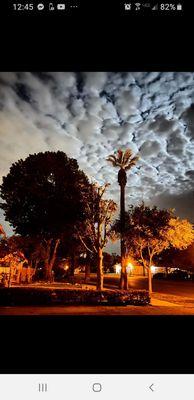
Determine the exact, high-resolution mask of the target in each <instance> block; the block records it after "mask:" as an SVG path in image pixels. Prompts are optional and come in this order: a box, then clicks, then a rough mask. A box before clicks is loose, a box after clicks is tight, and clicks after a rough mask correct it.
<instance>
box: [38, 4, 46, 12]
mask: <svg viewBox="0 0 194 400" xmlns="http://www.w3.org/2000/svg"><path fill="white" fill-rule="evenodd" d="M37 8H38V10H39V11H42V10H44V4H43V3H39V4H38V5H37Z"/></svg>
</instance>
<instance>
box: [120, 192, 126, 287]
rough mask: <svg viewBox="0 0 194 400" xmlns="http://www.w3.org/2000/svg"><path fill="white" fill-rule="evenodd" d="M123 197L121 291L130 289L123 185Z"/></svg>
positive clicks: (121, 209) (121, 216)
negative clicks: (127, 268) (126, 258)
mask: <svg viewBox="0 0 194 400" xmlns="http://www.w3.org/2000/svg"><path fill="white" fill-rule="evenodd" d="M120 187H121V197H120V221H121V277H120V289H125V290H127V289H128V278H127V271H126V260H125V256H126V248H125V239H124V233H125V184H121V185H120Z"/></svg>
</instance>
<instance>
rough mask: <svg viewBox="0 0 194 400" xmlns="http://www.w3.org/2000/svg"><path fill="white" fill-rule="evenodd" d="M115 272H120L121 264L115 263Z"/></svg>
mask: <svg viewBox="0 0 194 400" xmlns="http://www.w3.org/2000/svg"><path fill="white" fill-rule="evenodd" d="M115 272H116V274H120V272H121V264H116V265H115Z"/></svg>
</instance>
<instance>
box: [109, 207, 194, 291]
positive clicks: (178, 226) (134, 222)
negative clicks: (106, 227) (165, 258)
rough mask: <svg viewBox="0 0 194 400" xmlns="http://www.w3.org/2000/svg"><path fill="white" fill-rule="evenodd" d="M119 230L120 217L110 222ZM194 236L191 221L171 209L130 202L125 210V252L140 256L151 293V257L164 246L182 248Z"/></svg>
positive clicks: (163, 248) (116, 230) (152, 258)
mask: <svg viewBox="0 0 194 400" xmlns="http://www.w3.org/2000/svg"><path fill="white" fill-rule="evenodd" d="M114 230H115V232H117V233H118V232H120V230H121V228H120V221H117V222H116V224H115V226H114ZM193 240H194V230H193V226H192V224H190V223H189V222H188V221H187V220H180V219H179V218H177V217H175V216H174V214H173V212H172V210H159V209H158V208H157V207H153V208H151V207H148V206H145V205H144V204H141V205H140V206H130V208H129V211H128V213H126V223H125V242H126V247H127V251H128V254H131V255H132V256H133V257H135V258H138V259H140V260H141V262H142V264H143V266H144V267H145V268H146V270H147V272H148V287H149V293H150V295H151V293H152V272H151V266H152V264H153V261H154V258H155V257H156V256H157V255H159V254H160V253H161V252H162V251H163V250H165V249H168V248H171V247H173V248H176V249H184V248H187V247H188V246H189V245H190V244H191V243H192V242H193Z"/></svg>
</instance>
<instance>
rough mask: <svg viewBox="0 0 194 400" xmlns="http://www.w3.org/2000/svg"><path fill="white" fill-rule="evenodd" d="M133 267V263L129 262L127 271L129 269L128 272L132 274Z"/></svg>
mask: <svg viewBox="0 0 194 400" xmlns="http://www.w3.org/2000/svg"><path fill="white" fill-rule="evenodd" d="M132 269H133V264H131V263H128V264H127V266H126V271H127V273H128V274H130V273H131V271H132Z"/></svg>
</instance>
